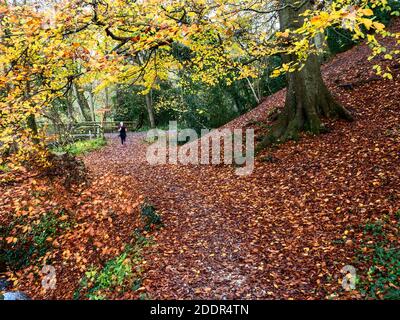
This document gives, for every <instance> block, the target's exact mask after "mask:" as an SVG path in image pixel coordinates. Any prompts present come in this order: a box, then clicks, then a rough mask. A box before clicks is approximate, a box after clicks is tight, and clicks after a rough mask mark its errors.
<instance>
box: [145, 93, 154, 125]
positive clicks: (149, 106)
mask: <svg viewBox="0 0 400 320" xmlns="http://www.w3.org/2000/svg"><path fill="white" fill-rule="evenodd" d="M151 95H152V92H151V90H150V92H149V93H148V94H146V97H145V99H146V108H147V113H148V115H149V121H150V127H151V128H155V127H156V121H155V117H154V107H153V98H152V96H151Z"/></svg>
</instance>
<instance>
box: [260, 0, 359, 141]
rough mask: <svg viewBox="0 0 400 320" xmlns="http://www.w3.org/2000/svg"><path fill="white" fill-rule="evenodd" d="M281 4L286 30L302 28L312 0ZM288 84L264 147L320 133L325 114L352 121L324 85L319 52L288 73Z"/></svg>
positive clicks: (286, 57) (289, 0)
mask: <svg viewBox="0 0 400 320" xmlns="http://www.w3.org/2000/svg"><path fill="white" fill-rule="evenodd" d="M281 7H282V8H284V9H282V10H280V11H279V20H280V28H281V30H282V31H284V30H286V29H296V28H298V27H300V26H301V25H302V24H303V18H302V17H301V16H300V14H301V13H302V12H304V11H305V10H306V9H309V8H310V7H311V4H310V1H307V2H301V1H298V0H281ZM294 59H295V57H294V56H290V55H284V56H282V60H283V62H285V63H287V62H289V61H291V60H294ZM287 83H288V86H287V93H286V101H285V106H284V109H283V111H282V113H281V114H280V116H279V118H278V119H277V121H276V123H275V124H274V126H273V128H272V130H271V134H270V136H268V137H266V139H265V140H264V141H263V143H262V145H263V146H265V145H266V144H269V143H270V142H274V141H276V140H280V141H285V140H289V139H296V138H297V137H298V135H299V133H300V132H301V131H310V132H312V133H315V134H318V133H320V132H321V130H322V129H323V125H322V122H321V118H323V117H327V118H343V119H346V120H352V116H351V114H350V113H349V112H348V111H347V110H346V109H345V108H344V107H343V106H342V105H340V104H339V103H338V102H337V101H336V100H335V99H334V97H333V96H332V94H331V93H330V92H329V90H328V88H327V87H326V85H325V84H324V82H323V80H322V76H321V68H320V61H319V59H318V57H317V56H316V55H313V54H312V55H310V56H309V57H308V59H307V61H306V62H305V65H304V67H303V68H302V69H301V70H299V71H295V72H291V73H288V75H287Z"/></svg>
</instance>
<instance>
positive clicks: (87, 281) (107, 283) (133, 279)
mask: <svg viewBox="0 0 400 320" xmlns="http://www.w3.org/2000/svg"><path fill="white" fill-rule="evenodd" d="M144 246H147V244H145V243H144V242H142V243H140V244H138V243H137V244H136V245H135V246H133V247H132V246H127V248H126V249H125V251H124V252H123V253H122V254H120V255H119V256H118V257H116V258H114V259H112V260H110V261H108V262H107V263H106V264H105V265H104V267H103V268H95V267H92V268H90V269H89V270H88V271H87V272H86V273H85V276H84V277H83V278H82V279H81V281H80V283H79V287H78V288H77V290H76V291H75V293H74V299H80V298H81V297H86V298H88V299H90V300H104V299H108V298H109V297H110V296H111V295H115V293H116V292H120V293H122V292H126V291H127V290H133V291H136V290H138V289H139V288H140V287H141V284H142V279H141V276H142V272H143V271H142V268H141V267H140V264H141V260H142V256H141V250H142V248H143V247H144Z"/></svg>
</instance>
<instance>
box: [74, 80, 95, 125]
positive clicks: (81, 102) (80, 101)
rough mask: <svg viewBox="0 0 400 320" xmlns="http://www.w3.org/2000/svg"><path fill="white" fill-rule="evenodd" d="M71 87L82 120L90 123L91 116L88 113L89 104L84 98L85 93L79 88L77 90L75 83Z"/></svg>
mask: <svg viewBox="0 0 400 320" xmlns="http://www.w3.org/2000/svg"><path fill="white" fill-rule="evenodd" d="M73 86H74V91H75V95H76V98H77V101H78V105H79V108H80V110H81V113H82V116H83V118H84V119H85V121H92V114H91V111H90V106H89V103H88V101H87V99H86V97H85V92H84V91H83V90H82V89H81V88H79V87H78V85H77V84H76V83H74V84H73Z"/></svg>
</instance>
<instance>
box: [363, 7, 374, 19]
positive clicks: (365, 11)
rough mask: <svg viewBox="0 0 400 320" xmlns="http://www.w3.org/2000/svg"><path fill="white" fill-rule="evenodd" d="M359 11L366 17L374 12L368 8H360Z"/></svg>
mask: <svg viewBox="0 0 400 320" xmlns="http://www.w3.org/2000/svg"><path fill="white" fill-rule="evenodd" d="M361 13H362V14H363V15H364V16H367V17H369V16H373V15H374V12H373V11H372V10H371V9H369V8H365V9H361Z"/></svg>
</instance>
